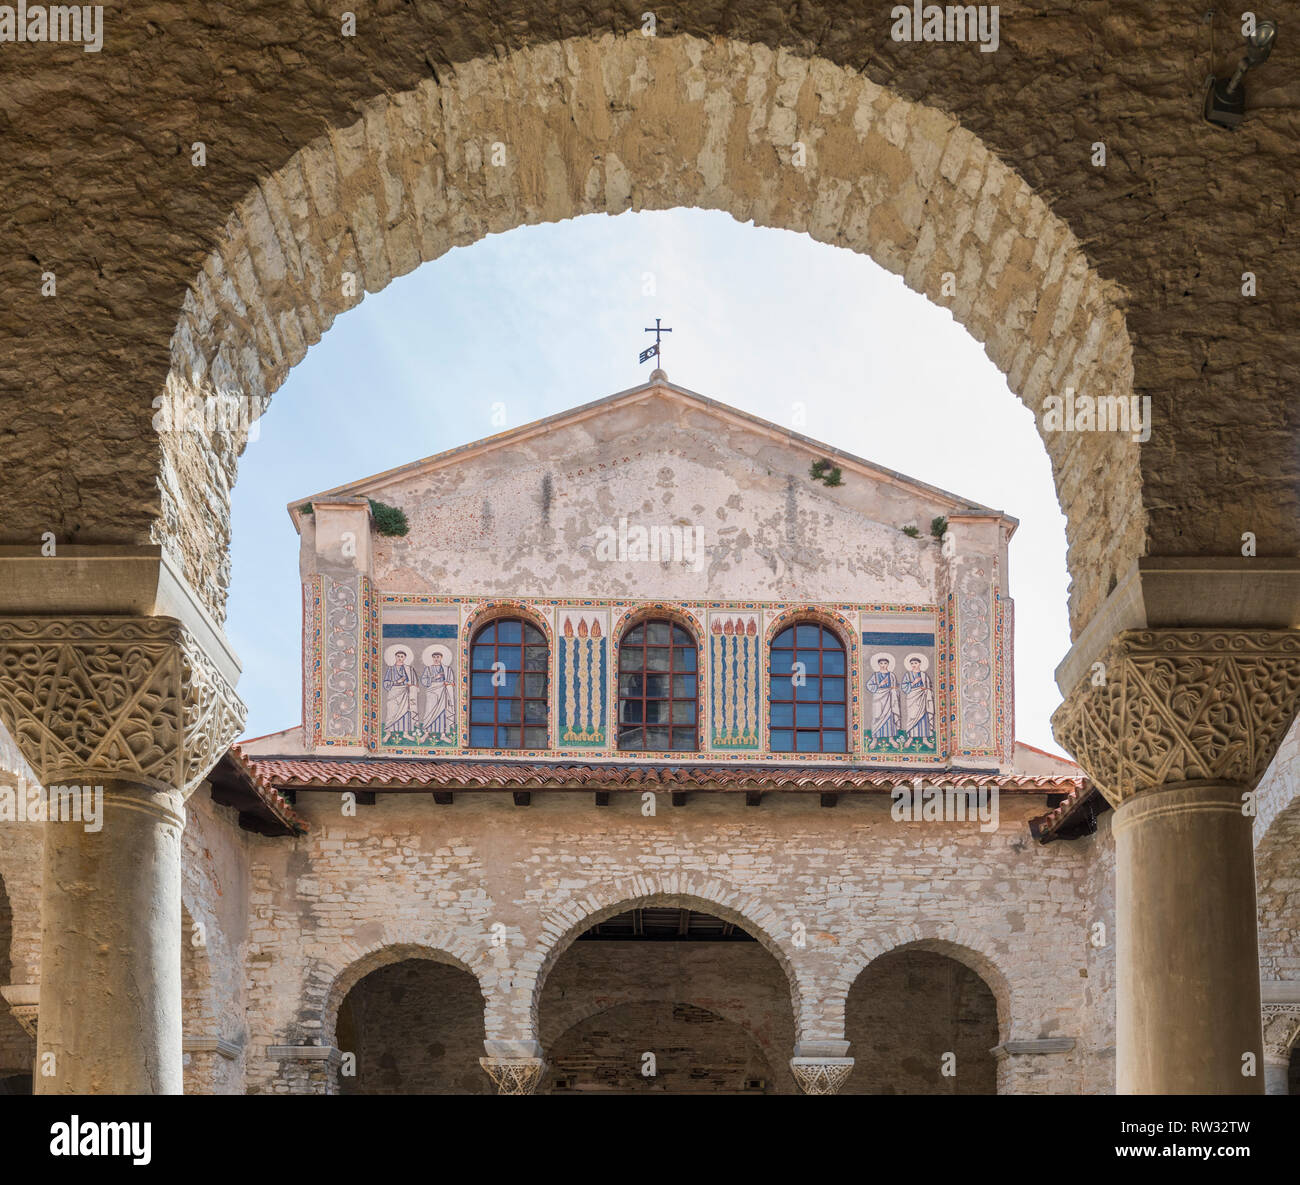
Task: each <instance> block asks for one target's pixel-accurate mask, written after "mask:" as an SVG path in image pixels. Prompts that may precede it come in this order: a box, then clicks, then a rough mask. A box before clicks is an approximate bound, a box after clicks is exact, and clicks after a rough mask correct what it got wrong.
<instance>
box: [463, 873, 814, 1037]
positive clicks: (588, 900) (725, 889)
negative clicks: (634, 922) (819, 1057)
mask: <svg viewBox="0 0 1300 1185" xmlns="http://www.w3.org/2000/svg"><path fill="white" fill-rule="evenodd" d="M661 905H663V906H670V907H676V908H680V909H693V910H696V911H698V912H700V913H708V914H712V915H713V916H714V917H719V918H722V919H723V920H724V921H728V922H732V923H734V924H735V925H738V926H740V927H742V928H743V929H744V930H745V931H746V932H748V933H749V934H751V935H752V936H753V937H754V938H755V939H757V941H758V942H759V943H760V944H761V945H762V946H763V947H764V948H765V949H766V950H767V952H768V953H769V954H771V955H772V957H773V958H775V959H776V961H777V963H778V964H779V965H780V967H781V970H782V971H783V972H784V973H785V976H786V980H787V982H788V983H789V986H790V1008H791V1013H792V1015H793V1017H794V1027H795V1040H796V1041H798V1040H799V1039H800V1038H801V1035H802V1034H803V1032H804V1031H805V1029H806V1028H809V1027H813V1026H815V1025H816V1023H817V1015H816V1012H815V1011H813V1012H812V1013H811V1014H810V1012H809V1010H810V1009H812V1010H815V1009H816V1008H817V1007H818V1004H817V1001H816V990H815V986H816V978H815V975H816V972H815V968H814V967H813V966H812V965H811V964H812V960H808V961H807V963H808V964H809V965H805V966H800V962H799V959H798V958H797V956H798V954H799V953H800V952H799V950H798V948H797V947H796V945H795V938H794V930H793V926H792V919H788V918H786V917H785V916H784V915H783V914H782V913H781V912H780V911H778V910H777V909H776V908H775V907H774V906H772V905H771V904H769V903H767V902H765V901H763V900H762V899H761V898H759V897H756V896H753V895H751V894H746V893H745V892H743V891H738V890H736V889H735V888H733V887H732V886H730V885H726V884H724V883H723V882H720V881H714V880H703V879H701V880H698V881H697V880H694V879H693V878H690V877H684V876H681V875H678V874H668V875H665V876H663V877H650V876H638V877H635V878H631V879H628V880H622V881H618V880H615V881H610V882H608V883H607V884H605V885H603V886H602V887H601V892H600V893H599V895H598V896H597V895H595V894H592V895H589V896H588V897H585V898H583V899H582V900H580V901H567V902H563V903H560V904H558V905H556V906H554V907H553V908H552V909H550V910H549V911H547V913H546V914H545V915H544V916H543V917H542V919H541V923H542V924H541V929H540V934H539V940H538V942H537V943H536V944H535V945H534V946H533V948H532V949H531V950H530V951H529V953H528V955H526V956H525V957H524V958H521V959H520V960H519V962H518V963H517V965H516V969H515V985H516V988H517V990H518V996H517V999H520V1000H526V1001H527V1009H528V1012H527V1026H528V1032H529V1034H532V1035H535V1034H537V1032H538V1031H539V1026H538V1020H539V1007H540V1004H541V996H542V991H543V990H544V988H545V986H546V978H547V976H548V974H549V973H550V970H551V968H552V967H554V966H555V964H556V962H557V961H558V960H559V958H560V957H561V956H562V955H563V954H564V952H565V951H566V950H568V948H569V947H570V946H571V945H572V944H573V943H574V941H575V940H576V939H577V937H578V935H580V934H582V933H583V932H584V931H586V930H589V929H590V928H591V927H592V926H594V925H597V924H599V923H600V922H603V921H606V920H608V919H609V918H612V917H615V916H617V915H618V914H620V913H625V912H626V911H627V910H630V909H640V908H644V907H646V906H661ZM793 920H797V919H793ZM503 1004H504V1001H503ZM490 1006H491V1005H489V1007H490Z"/></svg>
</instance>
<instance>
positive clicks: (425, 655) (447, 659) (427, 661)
mask: <svg viewBox="0 0 1300 1185" xmlns="http://www.w3.org/2000/svg"><path fill="white" fill-rule="evenodd" d="M435 654H436V655H438V657H439V658H441V659H442V665H443V666H444V667H449V666H451V650H450V649H448V648H447V647H446V646H439V645H437V644H435V645H433V646H426V647H425V648H424V649H423V650H422V651H421V652H420V662H421V663H422V664H423V665H424V666H426V667H431V666H433V656H434V655H435Z"/></svg>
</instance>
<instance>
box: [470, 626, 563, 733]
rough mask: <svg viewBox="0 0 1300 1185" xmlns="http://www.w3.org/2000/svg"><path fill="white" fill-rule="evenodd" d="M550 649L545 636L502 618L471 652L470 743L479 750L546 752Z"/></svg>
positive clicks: (478, 635)
mask: <svg viewBox="0 0 1300 1185" xmlns="http://www.w3.org/2000/svg"><path fill="white" fill-rule="evenodd" d="M549 657H550V656H549V653H548V648H547V645H546V639H545V638H544V637H543V636H542V631H541V630H539V629H538V628H537V627H536V626H535V625H532V624H530V623H529V622H527V621H523V620H521V619H520V618H518V617H498V618H497V619H496V620H495V621H489V622H488V623H487V625H485V626H484V627H483V628H482V629H481V630H479V631H478V633H476V634H475V635H474V640H473V643H472V644H471V646H470V658H469V668H470V676H469V677H470V689H469V694H470V701H469V743H470V747H471V748H474V749H545V748H546V720H547V705H548V702H549V701H548V698H547V682H546V673H547V667H548V665H549V663H548V659H549Z"/></svg>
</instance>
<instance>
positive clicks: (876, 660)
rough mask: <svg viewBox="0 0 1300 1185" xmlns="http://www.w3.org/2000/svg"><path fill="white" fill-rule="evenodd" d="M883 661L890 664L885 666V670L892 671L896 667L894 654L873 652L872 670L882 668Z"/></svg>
mask: <svg viewBox="0 0 1300 1185" xmlns="http://www.w3.org/2000/svg"><path fill="white" fill-rule="evenodd" d="M882 662H885V663H888V664H889V665H888V666H887V667H885V670H887V671H892V670H893V669H894V656H893V655H892V654H884V653H881V654H873V655H872V656H871V670H873V671H878V670H879V669H880V664H881V663H882Z"/></svg>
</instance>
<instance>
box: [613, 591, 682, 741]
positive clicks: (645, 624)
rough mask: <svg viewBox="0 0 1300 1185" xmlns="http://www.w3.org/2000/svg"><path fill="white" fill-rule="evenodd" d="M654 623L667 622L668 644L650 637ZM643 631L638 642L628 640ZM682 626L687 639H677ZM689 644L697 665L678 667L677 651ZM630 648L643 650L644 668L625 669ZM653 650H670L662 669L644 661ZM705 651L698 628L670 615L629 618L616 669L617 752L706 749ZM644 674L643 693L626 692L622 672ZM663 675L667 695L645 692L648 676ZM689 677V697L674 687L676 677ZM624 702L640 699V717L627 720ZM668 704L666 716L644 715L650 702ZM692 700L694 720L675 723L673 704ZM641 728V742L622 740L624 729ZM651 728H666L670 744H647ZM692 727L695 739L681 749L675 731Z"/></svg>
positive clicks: (615, 718) (615, 735) (615, 721)
mask: <svg viewBox="0 0 1300 1185" xmlns="http://www.w3.org/2000/svg"><path fill="white" fill-rule="evenodd" d="M652 625H666V626H668V628H669V631H670V632H669V640H668V642H667V643H666V644H661V643H651V642H650V641H649V640H648V630H649V627H650V626H652ZM638 629H640V630H641V631H642V634H641V640H640V641H638V642H628V640H627V639H628V636H629V635H630V634H632V633H633V632H634V631H635V630H638ZM677 630H680V631H681V632H682V633H683V634H685V635H686V638H687V641H685V642H680V641H678V640H677V637H676V633H675V631H677ZM687 646H689V647H690V648H691V649H692V650H693V651H694V652H695V661H694V665H693V666H692V668H691V669H690V670H678V669H677V665H676V664H677V651H678V650H681V649H684V648H686V647H687ZM629 650H639V651H640V652H641V664H642V665H641V668H640V670H635V671H625V670H624V658H625V656H626V654H627V652H628V651H629ZM652 650H667V651H668V669H667V670H662V671H656V670H651V669H650V668H649V667H647V666H646V665H645V664H646V663H647V662H648V661H649V652H650V651H652ZM702 660H703V655H702V654H701V653H700V640H699V638H698V637H697V636H696V634H695V631H694V630H692V629H691V628H690V626H688V625H686V624H684V623H683V622H681V621H679V620H677V619H676V618H674V617H670V616H659V615H647V616H644V617H641V618H638V619H637V620H636V621H633V622H630V623H629V624H628V625H627V627H626V628H625V629H624V630H623V632H622V634H621V635H620V639H619V647H618V663H617V669H616V671H615V672H614V751H615V752H616V753H674V754H675V753H695V754H699V753H701V752H703V747H702V743H701V740H700V737H701V732H700V727H701V720H700V717H701V703H700V700H701V696H700V663H701V662H702ZM624 674H628V675H641V676H642V693H641V694H640V695H624V694H623V675H624ZM652 674H653V675H660V676H663V677H664V678H666V679H667V680H668V694H667V695H666V696H649V695H646V694H645V676H646V675H652ZM685 677H689V678H690V681H691V682H690V686H691V694H690V696H689V697H687V696H680V695H677V694H676V693H675V692H674V690H673V688H674V681H675V680H676V679H679V678H685ZM624 703H639V704H640V705H641V721H640V723H639V724H637V723H636V722H631V723H627V724H626V725H625V722H624V720H623V705H624ZM652 703H653V704H666V705H667V711H668V718H667V720H658V721H654V722H653V723H650V722H648V721H647V720H646V719H645V709H646V705H647V704H652ZM684 703H691V704H693V705H694V708H695V712H694V721H693V723H691V724H689V725H688V724H675V723H674V722H673V719H672V715H673V705H674V704H684ZM625 726H626V727H628V728H629V729H639V730H640V732H641V744H640V745H636V746H628V745H625V744H624V743H623V729H624V727H625ZM649 728H666V729H667V730H668V748H667V749H660V748H651V747H650V746H649V745H648V744H646V732H647V730H648V729H649ZM687 728H690V729H691V732H692V735H693V743H692V745H691V747H690V748H689V749H678V748H675V747H674V746H673V733H674V731H676V730H685V729H687Z"/></svg>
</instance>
